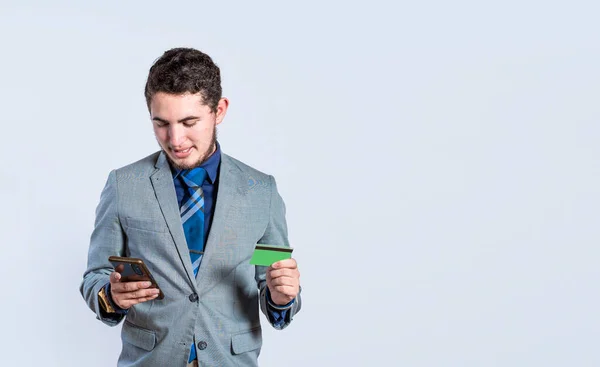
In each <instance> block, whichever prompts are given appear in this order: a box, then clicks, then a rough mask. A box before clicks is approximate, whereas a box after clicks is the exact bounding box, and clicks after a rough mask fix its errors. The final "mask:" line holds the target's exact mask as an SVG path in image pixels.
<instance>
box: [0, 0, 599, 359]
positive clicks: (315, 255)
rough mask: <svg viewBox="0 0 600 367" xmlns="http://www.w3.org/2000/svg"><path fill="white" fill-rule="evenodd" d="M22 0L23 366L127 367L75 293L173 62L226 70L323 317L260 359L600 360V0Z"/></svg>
mask: <svg viewBox="0 0 600 367" xmlns="http://www.w3.org/2000/svg"><path fill="white" fill-rule="evenodd" d="M87 3H89V2H83V1H82V2H75V1H73V2H69V3H67V2H64V1H52V2H42V1H39V2H36V1H18V2H17V1H15V2H7V1H2V2H1V6H0V44H1V46H2V48H1V51H0V53H1V57H0V112H1V113H0V118H1V125H0V126H1V128H0V138H1V139H0V157H1V162H2V164H1V168H0V220H1V222H0V223H1V224H0V225H1V230H0V244H1V250H0V251H1V259H2V266H1V267H0V275H1V279H2V298H1V302H0V312H1V315H2V322H1V325H2V341H1V343H0V365H2V366H38V365H45V366H86V367H94V366H114V365H116V360H117V358H118V355H119V352H120V347H121V341H120V326H119V327H115V328H109V327H107V326H105V325H103V324H101V323H100V322H99V321H97V320H96V319H95V315H94V314H93V313H92V312H91V311H90V310H89V309H88V308H87V306H86V305H85V303H84V301H83V299H82V297H81V295H80V294H79V291H78V287H79V284H80V282H81V278H82V274H83V272H84V270H85V267H86V261H87V251H88V245H89V236H90V233H91V231H92V228H93V221H94V211H95V207H96V205H97V203H98V200H99V197H100V192H101V190H102V187H103V186H104V183H105V181H106V178H107V175H108V173H109V171H110V170H111V169H113V168H118V167H121V166H123V165H126V164H128V163H131V162H133V161H135V160H138V159H140V158H142V157H144V156H146V155H148V154H150V153H152V152H154V151H156V150H157V149H158V145H157V143H156V141H155V139H154V136H153V133H152V128H151V123H150V120H149V117H148V111H147V109H146V105H145V101H144V97H143V88H144V83H145V79H146V76H147V73H148V69H149V67H150V66H151V65H152V63H153V62H154V60H155V59H156V58H158V57H159V56H160V55H161V54H162V53H163V52H164V51H165V50H167V49H169V48H172V47H178V46H189V47H195V48H198V49H200V50H203V51H205V52H207V53H208V54H209V55H211V56H212V57H213V59H214V60H215V62H216V63H217V64H218V65H219V66H220V68H221V72H222V76H223V90H224V95H225V96H227V97H228V98H229V99H230V101H231V105H230V109H229V112H228V115H227V117H226V119H225V121H224V123H223V124H222V125H221V127H220V129H219V140H220V142H221V145H222V148H223V151H225V152H226V153H228V154H230V155H233V156H234V157H236V158H238V159H240V160H242V161H244V162H246V163H248V164H250V165H252V166H254V167H256V168H257V169H260V170H262V171H264V172H267V173H270V174H273V175H274V176H275V177H276V178H277V182H278V186H279V189H280V192H281V194H282V196H283V198H284V200H285V202H286V204H287V209H288V215H287V219H288V226H289V232H290V241H291V243H292V246H293V247H294V248H295V251H294V256H295V258H296V259H297V260H298V263H299V266H300V271H301V274H302V277H301V282H302V286H303V296H304V302H305V303H304V306H303V308H302V311H301V312H300V313H299V314H298V315H297V316H296V318H295V319H294V322H293V323H292V325H291V326H290V327H289V328H287V329H286V330H284V331H281V332H278V331H275V330H272V329H270V328H269V327H266V326H265V325H266V323H264V321H265V320H264V317H263V319H262V320H263V326H265V327H264V328H263V329H264V331H263V335H264V345H263V349H262V352H261V355H260V359H259V361H260V364H261V366H265V367H269V366H273V367H278V366H411V367H412V366H414V367H419V366H443V367H446V366H461V367H462V366H569V367H571V366H598V365H600V352H599V349H598V341H599V338H600V317H599V315H598V309H599V308H600V296H599V287H598V281H599V279H600V270H599V266H598V265H599V262H600V250H599V246H598V238H599V234H600V227H599V225H598V222H599V219H600V209H599V208H600V196H599V195H598V190H599V187H600V166H599V164H598V157H599V156H600V148H599V145H598V138H599V137H600V127H599V124H598V123H599V120H600V107H599V106H600V103H599V98H600V71H599V65H600V47H599V40H600V26H599V23H598V19H597V15H598V11H599V10H600V8H599V6H598V5H597V2H593V1H577V0H575V1H570V2H564V1H562V2H558V1H512V0H509V1H496V2H490V1H485V2H484V1H466V0H458V1H452V2H449V1H439V0H438V1H433V0H432V1H419V2H415V1H411V2H400V1H388V2H384V1H301V2H285V1H266V2H261V1H258V2H251V1H243V2H242V1H237V2H234V1H225V2H217V1H212V2H202V1H187V2H180V1H172V2H164V1H120V2H117V1H103V2H94V3H93V4H91V3H89V4H87Z"/></svg>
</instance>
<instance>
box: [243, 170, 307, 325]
mask: <svg viewBox="0 0 600 367" xmlns="http://www.w3.org/2000/svg"><path fill="white" fill-rule="evenodd" d="M269 180H270V185H269V187H270V188H271V204H270V209H269V212H270V213H269V223H268V225H267V228H266V230H265V233H264V234H263V236H262V238H261V239H260V241H259V243H267V244H271V245H279V246H283V247H290V245H289V240H288V232H287V224H286V220H285V204H284V202H283V199H282V198H281V196H280V195H279V192H278V191H277V184H276V182H275V178H274V177H273V176H269ZM266 271H267V267H265V266H256V272H255V274H256V283H257V285H258V289H259V291H260V309H261V311H262V313H263V314H265V316H267V319H268V320H269V321H270V322H271V325H272V326H273V327H275V328H276V329H284V328H285V327H287V326H288V325H289V324H290V323H291V322H292V319H293V318H294V315H295V314H296V313H298V312H299V311H300V308H301V306H302V300H301V298H300V293H301V290H300V292H298V296H297V297H296V299H295V300H294V301H293V302H292V304H291V305H290V306H289V307H287V308H286V309H287V311H286V312H285V320H284V322H283V323H280V322H279V323H277V325H275V324H274V320H273V318H272V317H271V316H270V312H269V311H273V310H272V309H273V306H271V305H270V304H269V302H268V294H267V279H266V278H267V277H266ZM276 311H281V309H276Z"/></svg>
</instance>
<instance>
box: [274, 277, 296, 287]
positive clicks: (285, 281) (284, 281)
mask: <svg viewBox="0 0 600 367" xmlns="http://www.w3.org/2000/svg"><path fill="white" fill-rule="evenodd" d="M269 284H270V285H271V286H272V287H274V286H280V285H285V286H292V287H295V286H296V285H297V284H298V280H297V279H295V278H290V277H279V278H275V279H271V282H270V283H269Z"/></svg>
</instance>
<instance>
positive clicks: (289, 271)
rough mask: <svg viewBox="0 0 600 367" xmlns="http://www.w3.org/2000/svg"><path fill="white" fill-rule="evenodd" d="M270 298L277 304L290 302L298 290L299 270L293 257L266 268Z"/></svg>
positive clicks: (282, 304) (281, 304)
mask: <svg viewBox="0 0 600 367" xmlns="http://www.w3.org/2000/svg"><path fill="white" fill-rule="evenodd" d="M267 286H268V287H269V291H270V292H271V300H272V301H273V302H274V303H275V304H276V305H278V306H284V305H286V304H288V303H290V302H291V301H292V300H293V299H294V298H296V296H297V295H298V292H299V290H300V272H299V271H298V264H297V263H296V260H294V259H286V260H281V261H278V262H276V263H274V264H273V265H271V266H270V267H269V269H267Z"/></svg>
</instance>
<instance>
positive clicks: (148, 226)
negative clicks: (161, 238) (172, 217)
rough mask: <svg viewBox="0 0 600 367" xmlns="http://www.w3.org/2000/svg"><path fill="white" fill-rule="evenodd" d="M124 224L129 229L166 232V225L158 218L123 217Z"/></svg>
mask: <svg viewBox="0 0 600 367" xmlns="http://www.w3.org/2000/svg"><path fill="white" fill-rule="evenodd" d="M124 223H125V226H126V227H127V228H129V229H138V230H142V231H149V232H159V233H162V232H166V231H167V227H166V226H165V224H164V223H162V222H161V219H160V218H156V219H155V218H132V217H125V220H124Z"/></svg>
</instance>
